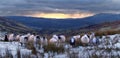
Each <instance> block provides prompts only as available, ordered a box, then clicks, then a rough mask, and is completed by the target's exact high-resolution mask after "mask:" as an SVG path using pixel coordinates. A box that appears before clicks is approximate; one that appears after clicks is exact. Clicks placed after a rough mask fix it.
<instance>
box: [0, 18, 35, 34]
mask: <svg viewBox="0 0 120 58" xmlns="http://www.w3.org/2000/svg"><path fill="white" fill-rule="evenodd" d="M0 31H7V32H16V33H18V32H30V31H33V30H32V29H30V28H28V27H26V26H25V25H23V24H21V23H18V22H15V21H12V20H9V19H5V18H3V17H0Z"/></svg>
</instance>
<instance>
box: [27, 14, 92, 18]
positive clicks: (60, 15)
mask: <svg viewBox="0 0 120 58" xmlns="http://www.w3.org/2000/svg"><path fill="white" fill-rule="evenodd" d="M93 15H94V14H93V13H73V14H65V13H37V14H32V15H27V16H32V17H42V18H56V19H65V18H84V17H89V16H93Z"/></svg>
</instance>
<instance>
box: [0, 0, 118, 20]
mask: <svg viewBox="0 0 120 58" xmlns="http://www.w3.org/2000/svg"><path fill="white" fill-rule="evenodd" d="M98 13H117V14H119V13H120V0H0V16H32V17H43V18H84V17H88V16H93V15H95V14H98Z"/></svg>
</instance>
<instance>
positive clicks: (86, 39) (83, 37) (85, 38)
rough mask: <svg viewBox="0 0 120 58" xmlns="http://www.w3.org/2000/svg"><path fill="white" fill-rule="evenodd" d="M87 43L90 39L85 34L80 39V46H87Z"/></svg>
mask: <svg viewBox="0 0 120 58" xmlns="http://www.w3.org/2000/svg"><path fill="white" fill-rule="evenodd" d="M89 41H90V39H89V38H88V36H87V35H86V34H85V35H83V36H82V37H81V42H82V44H88V43H89Z"/></svg>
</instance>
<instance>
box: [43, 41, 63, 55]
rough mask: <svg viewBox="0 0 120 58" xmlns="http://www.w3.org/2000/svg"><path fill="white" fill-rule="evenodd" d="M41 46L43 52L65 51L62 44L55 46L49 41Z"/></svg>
mask: <svg viewBox="0 0 120 58" xmlns="http://www.w3.org/2000/svg"><path fill="white" fill-rule="evenodd" d="M43 48H44V51H45V52H57V53H63V52H64V51H65V50H64V47H63V46H62V45H60V46H56V45H55V44H51V43H49V44H48V45H45V46H44V47H43Z"/></svg>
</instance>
